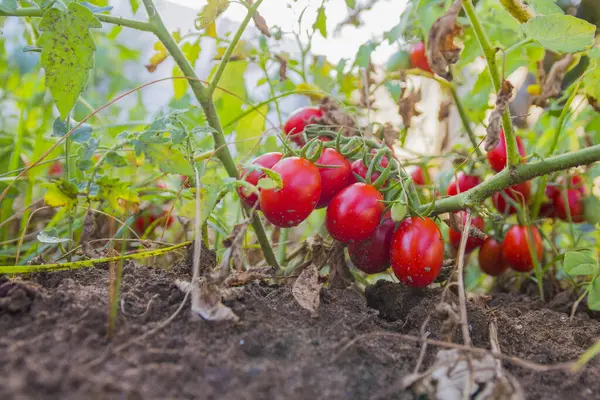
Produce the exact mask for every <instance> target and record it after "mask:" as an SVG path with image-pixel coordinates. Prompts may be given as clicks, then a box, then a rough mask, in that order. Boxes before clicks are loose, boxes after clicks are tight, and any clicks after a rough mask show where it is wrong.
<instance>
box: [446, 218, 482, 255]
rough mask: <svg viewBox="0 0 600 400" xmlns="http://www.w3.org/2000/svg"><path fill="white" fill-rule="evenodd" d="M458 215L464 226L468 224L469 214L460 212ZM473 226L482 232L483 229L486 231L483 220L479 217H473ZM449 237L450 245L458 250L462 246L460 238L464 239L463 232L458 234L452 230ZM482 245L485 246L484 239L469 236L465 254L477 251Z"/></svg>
mask: <svg viewBox="0 0 600 400" xmlns="http://www.w3.org/2000/svg"><path fill="white" fill-rule="evenodd" d="M458 215H459V217H460V218H461V220H462V223H463V224H464V223H466V222H467V213H466V212H464V211H459V212H458ZM471 226H474V227H475V228H478V229H479V230H480V231H483V229H484V223H483V218H481V217H478V216H475V217H473V218H472V219H471ZM448 235H449V236H450V244H452V247H454V248H455V249H458V246H459V244H460V238H461V237H462V232H456V231H455V230H452V229H450V230H449V231H448ZM482 244H483V239H479V238H475V237H473V236H469V238H468V239H467V246H466V247H465V253H470V252H472V251H473V250H475V249H476V248H478V247H479V246H481V245H482Z"/></svg>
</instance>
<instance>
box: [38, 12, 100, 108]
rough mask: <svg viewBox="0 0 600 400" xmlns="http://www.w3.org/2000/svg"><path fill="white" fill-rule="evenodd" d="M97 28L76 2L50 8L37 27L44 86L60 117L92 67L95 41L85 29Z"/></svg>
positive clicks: (81, 90) (95, 19)
mask: <svg viewBox="0 0 600 400" xmlns="http://www.w3.org/2000/svg"><path fill="white" fill-rule="evenodd" d="M101 27H102V24H101V23H100V21H99V20H98V19H97V18H96V17H95V16H94V14H93V13H92V12H91V11H90V10H88V9H87V8H85V7H84V6H82V5H80V4H78V3H71V4H69V6H68V11H67V12H63V11H61V10H59V9H58V8H50V9H48V10H47V11H46V12H45V13H44V15H43V17H42V21H41V22H40V26H39V29H40V30H41V31H42V32H43V33H42V36H41V37H40V39H39V40H38V43H37V44H38V46H40V47H41V48H42V56H41V62H42V66H43V67H44V70H45V74H46V87H47V88H49V89H50V92H51V93H52V98H53V99H54V102H55V103H56V107H57V108H58V111H59V112H60V115H61V117H62V118H63V119H65V118H66V117H67V115H68V114H69V112H70V111H71V109H72V108H73V106H74V105H75V102H76V101H77V98H78V97H79V95H80V94H81V93H82V92H83V90H84V89H85V86H86V83H87V80H88V75H89V70H90V69H92V68H93V67H94V52H95V51H96V44H95V43H94V39H93V38H92V35H91V33H90V31H89V29H90V28H101Z"/></svg>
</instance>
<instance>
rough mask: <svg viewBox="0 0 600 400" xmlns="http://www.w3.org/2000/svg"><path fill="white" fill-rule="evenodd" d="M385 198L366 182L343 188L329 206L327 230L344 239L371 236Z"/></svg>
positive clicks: (377, 222) (341, 240)
mask: <svg viewBox="0 0 600 400" xmlns="http://www.w3.org/2000/svg"><path fill="white" fill-rule="evenodd" d="M382 200H383V196H382V195H381V193H379V192H378V191H377V189H375V188H374V187H373V186H371V185H369V184H366V183H362V182H357V183H353V184H352V185H350V186H348V187H346V188H345V189H342V191H340V192H339V193H338V194H337V195H335V196H334V198H333V199H331V201H330V202H329V206H328V207H327V215H326V217H325V228H327V232H329V234H330V235H331V236H332V237H333V238H334V239H335V240H339V241H340V242H344V243H349V242H358V241H361V240H365V239H368V238H369V236H371V235H372V234H373V232H375V229H376V228H377V226H378V225H379V221H380V220H381V216H382V215H383V211H384V209H385V206H384V204H383V203H382V202H381V201H382Z"/></svg>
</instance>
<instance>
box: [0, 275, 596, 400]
mask: <svg viewBox="0 0 600 400" xmlns="http://www.w3.org/2000/svg"><path fill="white" fill-rule="evenodd" d="M186 273H187V272H186V271H184V269H182V268H181V267H179V268H174V269H173V271H172V272H165V271H162V270H158V269H150V268H146V267H140V266H136V265H134V264H128V265H126V266H125V268H124V280H123V291H122V293H123V301H122V305H121V313H120V316H119V318H118V324H117V332H116V335H115V337H114V338H113V339H112V340H110V341H108V340H107V339H106V332H107V328H106V324H107V322H106V321H107V313H108V312H107V310H108V305H107V297H108V296H107V287H108V270H107V269H106V268H94V269H86V270H79V271H71V272H59V273H53V274H37V275H36V276H33V277H31V278H30V280H28V281H24V282H22V283H10V282H4V283H3V282H1V281H0V351H1V354H2V356H3V357H2V359H3V363H2V366H1V367H0V398H1V399H27V398H36V399H41V398H44V399H82V398H93V399H116V398H119V399H121V398H122V399H165V398H174V399H187V398H190V399H192V398H194V399H217V398H218V399H371V398H376V397H377V396H379V395H381V394H384V393H385V392H386V391H387V390H388V389H389V388H391V387H394V385H396V386H397V384H398V382H399V381H400V379H401V378H402V377H403V376H405V375H406V374H408V373H410V372H412V370H413V368H414V366H415V363H416V360H417V358H418V355H419V349H420V348H419V346H418V345H417V344H415V343H412V342H406V341H402V340H399V339H396V338H394V337H391V336H369V337H365V338H363V339H362V340H358V341H357V342H356V343H354V344H353V345H352V346H350V347H348V348H347V349H346V350H345V351H343V352H341V350H342V348H343V347H344V345H346V344H347V343H348V341H350V340H351V339H353V338H355V337H357V336H359V335H363V334H367V333H375V332H400V333H405V334H413V335H418V332H419V329H420V327H421V324H422V322H423V320H424V319H425V316H426V315H429V314H430V313H432V311H433V309H434V308H435V306H436V304H437V303H438V301H439V295H440V291H439V290H424V291H413V290H408V289H406V288H404V287H402V286H400V285H398V284H393V283H390V282H383V281H381V282H379V283H378V284H377V285H375V286H373V287H371V288H369V289H368V290H367V292H366V297H367V300H365V297H363V296H362V295H361V294H359V293H357V292H355V291H353V290H351V289H347V290H339V289H338V290H323V292H322V302H321V307H320V309H319V313H318V316H317V317H316V318H312V317H311V316H310V315H309V313H308V312H307V311H305V310H303V309H301V308H300V307H299V306H298V305H297V304H296V302H295V300H294V298H293V296H292V294H291V289H290V287H289V286H283V287H275V286H268V285H267V284H265V283H253V284H250V285H248V286H247V287H246V288H245V289H244V290H243V292H242V295H241V296H240V298H239V299H238V300H236V301H233V302H230V303H228V305H230V306H231V307H232V308H233V310H234V311H235V312H236V314H238V315H239V316H240V322H239V323H237V324H233V323H211V322H206V321H202V320H199V319H197V318H194V317H192V316H191V315H190V314H189V311H188V308H189V307H185V308H184V310H183V311H182V312H181V313H180V314H179V315H178V316H177V317H176V318H175V319H174V320H173V321H172V322H171V323H170V324H169V325H168V326H166V327H165V328H164V329H162V330H160V331H159V332H157V333H155V334H153V335H145V336H142V335H144V334H145V333H147V332H148V331H149V330H151V329H153V328H155V327H156V326H157V325H158V324H160V323H161V322H162V321H164V320H165V319H167V318H168V317H169V316H171V315H172V314H173V313H174V312H175V310H176V309H177V308H178V307H179V305H180V303H181V301H182V299H183V295H182V294H181V293H180V292H179V290H178V289H177V288H176V287H175V286H174V285H173V282H174V280H175V278H177V277H181V276H185V275H186ZM521 300H522V299H521ZM367 304H368V306H367ZM491 306H499V307H498V308H497V309H495V310H494V311H493V312H494V314H495V315H496V318H497V321H498V327H499V340H500V345H501V348H502V351H503V352H504V353H506V354H510V355H514V356H518V357H522V358H525V359H528V360H531V361H536V362H540V363H556V362H559V361H567V360H572V359H575V358H576V357H577V356H579V355H580V354H581V353H582V352H583V351H585V350H586V349H587V348H588V347H589V346H591V345H592V344H593V343H594V342H595V341H596V340H598V339H599V338H600V322H598V321H596V320H594V319H591V318H590V317H589V316H588V315H587V314H585V313H580V314H578V315H577V316H576V317H575V319H574V320H573V321H572V322H570V321H569V319H568V316H567V315H566V314H565V313H562V312H558V311H553V310H549V309H540V308H535V307H534V306H532V305H531V304H528V303H527V302H525V301H519V302H515V301H512V300H511V297H509V296H505V297H502V296H499V297H498V299H494V300H493V301H492V303H491ZM468 308H469V310H468V311H469V322H470V328H471V335H472V337H473V341H474V344H475V345H476V346H480V347H485V348H488V347H489V339H488V321H489V317H490V315H491V314H490V313H491V312H492V311H490V310H489V309H484V308H482V307H480V306H477V305H475V304H471V303H470V304H469V307H468ZM378 312H379V316H378V315H377V314H378ZM440 326H441V322H440V321H438V320H437V319H435V318H432V319H431V322H430V324H429V330H430V331H431V336H430V337H432V338H436V337H438V332H439V329H440ZM454 337H455V338H456V339H457V341H458V342H460V340H459V335H458V333H457V332H455V335H454ZM125 343H130V345H129V346H126V347H125V348H123V349H121V350H118V351H117V350H116V349H117V348H118V347H119V346H122V345H123V344H125ZM435 350H436V349H435V348H433V347H432V346H430V350H429V353H430V354H429V356H428V357H427V358H426V360H425V362H426V364H427V363H430V362H431V359H432V357H431V356H432V355H433V354H434V353H435ZM505 366H506V367H507V369H509V370H510V371H511V372H512V373H513V374H514V375H515V376H517V378H519V380H520V382H521V383H522V385H523V387H524V388H525V390H526V392H527V396H528V398H530V399H563V398H568V399H569V400H575V399H590V398H594V396H598V394H599V393H600V364H599V363H598V362H597V361H594V362H592V363H591V364H590V366H589V367H588V368H587V369H585V370H584V371H583V372H582V373H581V374H579V375H577V376H572V375H567V374H566V373H564V372H546V373H536V372H532V371H530V370H526V369H524V368H518V367H514V366H511V365H510V364H508V363H505ZM381 398H386V399H411V398H413V396H412V394H411V393H409V392H405V391H396V392H395V393H394V394H393V395H386V396H384V397H381Z"/></svg>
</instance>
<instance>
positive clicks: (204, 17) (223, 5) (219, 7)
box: [198, 0, 229, 29]
mask: <svg viewBox="0 0 600 400" xmlns="http://www.w3.org/2000/svg"><path fill="white" fill-rule="evenodd" d="M227 7H229V1H228V0H208V2H207V4H206V5H205V6H204V8H203V9H202V11H200V14H199V15H198V22H199V25H200V28H202V29H206V28H207V27H208V26H209V25H211V24H212V23H213V22H215V19H217V17H218V16H219V15H221V14H222V13H223V12H224V11H225V10H227Z"/></svg>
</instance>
